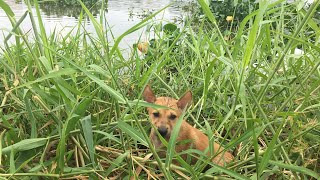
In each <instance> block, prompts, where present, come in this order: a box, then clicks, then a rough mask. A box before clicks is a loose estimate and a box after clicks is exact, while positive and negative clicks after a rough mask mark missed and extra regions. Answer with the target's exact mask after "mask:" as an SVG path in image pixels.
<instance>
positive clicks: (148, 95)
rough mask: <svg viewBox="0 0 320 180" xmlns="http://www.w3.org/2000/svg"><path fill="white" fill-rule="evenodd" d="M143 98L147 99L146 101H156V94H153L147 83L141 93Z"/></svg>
mask: <svg viewBox="0 0 320 180" xmlns="http://www.w3.org/2000/svg"><path fill="white" fill-rule="evenodd" d="M142 96H143V100H145V101H147V102H148V103H154V102H155V101H156V96H154V94H153V92H152V89H151V87H150V86H149V85H147V86H146V87H145V88H144V90H143V93H142Z"/></svg>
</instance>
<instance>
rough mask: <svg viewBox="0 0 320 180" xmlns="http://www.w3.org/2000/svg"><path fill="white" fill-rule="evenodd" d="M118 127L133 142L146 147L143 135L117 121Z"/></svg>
mask: <svg viewBox="0 0 320 180" xmlns="http://www.w3.org/2000/svg"><path fill="white" fill-rule="evenodd" d="M118 127H119V128H120V129H121V130H122V131H123V132H125V133H127V134H128V135H129V136H130V137H131V138H133V139H134V140H136V141H138V142H140V143H141V144H143V145H144V146H147V147H148V143H147V142H146V140H145V139H144V137H143V135H142V134H141V133H140V132H139V131H137V130H136V129H134V128H133V127H131V126H130V125H129V124H127V123H125V122H123V121H121V120H119V121H118Z"/></svg>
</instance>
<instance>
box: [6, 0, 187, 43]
mask: <svg viewBox="0 0 320 180" xmlns="http://www.w3.org/2000/svg"><path fill="white" fill-rule="evenodd" d="M4 1H5V2H6V3H7V4H8V5H9V6H10V8H11V9H12V10H13V12H14V13H15V17H16V19H17V21H18V20H19V19H20V18H21V16H23V14H24V13H25V12H26V11H27V5H26V4H25V3H24V2H22V1H21V2H17V1H15V0H4ZM90 2H91V1H90ZM189 2H190V1H188V0H180V1H173V0H157V1H155V0H109V1H107V7H106V9H105V11H104V13H105V17H106V20H107V22H108V24H109V25H110V27H111V30H112V33H113V34H114V36H115V37H118V36H120V35H121V34H122V33H124V32H125V31H126V30H128V29H129V28H131V27H132V26H134V25H135V24H137V23H139V22H140V21H141V19H142V18H143V17H144V16H145V15H147V14H150V13H152V12H156V11H157V10H159V9H161V8H163V7H165V6H167V5H169V4H171V6H170V7H169V8H167V9H166V10H165V11H163V12H162V13H160V15H158V16H157V17H156V19H158V20H166V21H171V22H172V21H177V20H179V19H182V16H183V12H182V8H181V7H183V6H185V5H187V4H188V3H189ZM86 5H87V6H88V7H91V6H92V5H93V4H90V3H86ZM40 11H41V12H40V14H41V17H42V20H43V23H44V26H45V28H46V32H47V34H50V33H52V32H53V31H55V32H56V35H57V36H60V37H63V36H65V35H66V34H67V33H69V32H70V31H71V30H72V29H73V28H74V27H76V26H77V23H78V16H79V13H80V11H81V6H80V5H74V4H69V5H68V4H62V3H55V2H45V3H40ZM32 13H33V16H34V17H36V11H35V8H32ZM91 13H92V14H93V15H94V16H95V18H97V19H99V17H100V6H98V7H96V8H92V9H91ZM35 19H36V20H37V18H35ZM83 24H84V25H85V30H86V31H87V32H89V33H92V34H93V35H94V34H95V30H94V27H93V25H92V23H91V22H90V20H89V19H86V20H85V22H84V23H83ZM20 27H21V29H22V30H23V32H24V33H25V34H27V35H28V36H31V37H33V34H32V33H33V30H32V25H31V21H30V17H28V16H27V18H25V19H24V21H23V23H22V24H21V26H20ZM11 30H12V26H11V23H10V21H9V19H8V18H7V16H6V14H5V12H4V11H3V10H2V9H0V33H1V34H0V46H3V42H4V38H5V36H7V35H8V33H9V32H10V31H11ZM142 32H143V30H140V31H138V32H135V33H133V34H130V35H128V36H126V37H125V38H124V39H123V41H122V42H121V43H120V47H122V48H129V47H132V44H133V43H135V42H136V41H137V40H138V39H139V37H140V35H141V34H142ZM110 38H111V37H110ZM141 38H142V40H147V37H146V36H145V37H144V36H142V37H141ZM9 42H11V43H12V42H14V38H11V39H10V40H9Z"/></svg>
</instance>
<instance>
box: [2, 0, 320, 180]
mask: <svg viewBox="0 0 320 180" xmlns="http://www.w3.org/2000/svg"><path fill="white" fill-rule="evenodd" d="M319 3H320V2H319V0H316V1H315V2H314V3H313V4H311V5H310V6H309V7H303V6H300V5H299V4H298V3H292V4H287V3H286V1H284V0H278V1H272V2H269V1H259V4H256V5H255V9H252V11H250V12H249V13H248V15H247V16H246V17H245V18H244V19H243V20H242V21H241V22H239V23H238V24H237V25H235V26H233V21H232V19H231V20H230V18H229V20H230V21H228V22H226V23H227V24H226V25H227V26H228V29H229V28H230V27H231V31H230V32H228V33H224V30H222V29H221V28H220V27H219V22H217V20H216V17H215V15H214V13H212V11H211V10H210V8H209V6H208V5H207V4H206V3H205V1H203V0H199V1H198V5H199V8H201V9H202V13H203V16H198V19H197V22H198V24H197V26H195V24H194V22H195V21H194V19H190V20H188V21H186V22H185V23H184V26H182V27H178V26H176V25H175V24H171V23H163V22H161V21H159V20H155V18H154V17H155V16H156V15H157V14H158V13H161V12H162V11H163V10H164V9H165V8H164V9H162V10H160V11H158V12H155V13H154V14H152V15H150V16H148V17H146V18H145V19H143V20H142V21H141V22H140V23H138V24H137V25H135V26H133V27H132V28H131V29H129V30H128V31H126V32H125V33H124V34H122V35H121V36H119V37H114V38H113V39H114V40H113V41H110V37H113V35H112V32H110V31H109V30H110V28H109V27H108V26H107V24H106V23H105V22H104V17H103V15H102V16H100V18H99V19H96V18H94V16H93V15H92V14H91V13H90V11H89V10H88V7H86V6H85V5H84V4H83V3H81V2H80V1H79V4H80V5H81V6H82V8H83V11H82V12H81V13H80V14H79V17H78V18H79V24H78V25H77V26H76V27H74V29H73V32H72V33H71V32H70V34H68V35H66V36H63V37H61V36H60V35H59V32H54V33H52V34H50V35H49V34H46V31H45V27H44V26H43V24H42V20H41V16H35V15H39V14H40V13H39V5H38V3H37V1H34V7H35V9H36V12H33V11H31V5H30V4H29V5H28V8H29V9H28V10H27V11H26V13H25V14H24V15H23V16H22V17H21V19H15V16H14V14H13V12H12V11H11V9H10V7H9V6H8V5H7V4H6V3H5V2H4V1H3V0H0V7H1V8H2V10H4V11H5V12H6V14H7V16H8V18H9V19H10V21H11V23H12V28H11V30H12V31H11V33H10V34H9V35H8V36H6V40H5V42H4V44H2V45H1V46H0V48H1V49H2V53H1V55H0V90H1V91H0V100H1V105H0V132H1V134H0V178H1V179H11V178H12V179H29V178H31V177H32V178H34V179H52V178H66V179H72V178H79V179H86V178H92V179H103V178H105V177H108V178H110V179H129V178H137V179H150V178H151V179H164V178H166V179H177V178H191V179H206V178H207V179H211V178H214V177H215V178H219V179H319V173H320V161H319V159H320V148H319V147H320V146H319V143H320V122H319V119H320V104H319V102H320V101H319V100H320V99H319V97H320V94H319V92H320V91H319V89H320V69H319V65H320V59H319V56H320V48H319V42H320V29H319V19H316V18H314V17H315V16H317V15H319V14H317V13H319V11H316V9H317V8H318V7H319ZM103 7H105V5H102V8H103ZM33 13H35V14H33ZM230 16H233V15H230ZM25 18H31V22H32V23H33V29H32V31H30V32H23V31H22V30H21V29H20V28H19V27H20V25H21V22H22V21H24V20H25ZM35 18H37V19H35ZM85 18H89V19H90V20H91V22H92V23H93V24H94V27H95V30H96V35H92V34H89V33H87V32H86V30H85V29H84V28H83V27H85V26H82V23H84V21H83V19H85ZM233 19H236V17H233ZM141 28H144V29H145V30H146V34H145V35H144V36H149V38H148V39H149V40H150V42H149V43H143V44H140V45H145V46H146V47H148V48H147V49H146V47H143V48H145V49H143V50H144V52H145V53H146V54H144V55H141V54H140V53H139V52H138V48H137V46H133V47H132V49H131V53H130V56H129V57H125V56H124V55H123V52H122V50H121V49H120V47H119V43H120V41H121V40H122V39H123V38H124V37H125V36H126V35H128V34H130V33H132V32H135V31H137V30H138V29H141ZM150 29H152V30H151V31H149V30H150ZM107 37H109V38H107ZM12 38H13V39H15V41H14V42H15V43H14V44H9V43H8V40H9V39H12ZM138 43H140V42H137V44H138ZM138 45H139V44H138ZM140 49H141V48H140ZM146 84H151V85H152V87H153V89H154V91H155V92H156V94H159V95H163V96H173V97H179V96H181V95H182V94H183V93H184V92H185V91H186V90H191V91H192V92H193V97H194V100H193V105H192V106H191V107H190V108H189V109H188V112H187V113H186V114H187V115H186V116H187V119H188V122H189V123H190V124H192V125H195V126H196V127H197V128H198V129H201V130H202V131H203V132H205V133H206V134H207V135H209V137H212V138H211V139H212V141H217V142H219V143H221V144H223V145H224V147H226V148H227V149H229V150H230V151H232V152H233V153H234V155H235V157H236V158H235V160H234V162H232V163H231V164H229V165H228V166H226V167H219V166H217V165H214V164H212V163H211V162H208V158H207V157H205V156H203V155H202V156H201V154H200V160H199V162H198V163H197V164H195V165H190V164H189V163H187V162H184V161H183V160H181V159H178V161H179V162H180V163H181V164H183V166H181V167H180V166H179V167H177V166H174V165H172V164H171V161H172V158H177V156H178V155H177V154H176V153H174V151H172V149H169V150H168V157H169V158H166V159H165V160H163V161H160V159H159V157H158V156H151V155H152V153H153V152H154V151H155V150H154V148H152V147H151V146H150V140H149V139H148V135H147V134H148V132H149V130H150V124H149V123H148V117H147V114H146V111H145V107H146V106H150V105H149V104H146V103H145V102H143V101H142V100H141V93H142V90H143V88H144V87H145V85H146ZM173 144H174V141H170V142H168V146H169V147H173ZM191 152H192V151H190V152H187V153H191ZM207 165H209V166H207ZM206 167H209V168H208V169H206ZM40 177H41V178H40Z"/></svg>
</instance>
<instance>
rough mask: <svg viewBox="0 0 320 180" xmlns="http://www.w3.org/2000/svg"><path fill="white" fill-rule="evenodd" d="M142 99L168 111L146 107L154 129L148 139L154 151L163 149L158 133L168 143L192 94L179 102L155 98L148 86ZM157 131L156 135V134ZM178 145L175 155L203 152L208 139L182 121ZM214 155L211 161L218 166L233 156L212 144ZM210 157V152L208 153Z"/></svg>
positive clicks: (161, 155)
mask: <svg viewBox="0 0 320 180" xmlns="http://www.w3.org/2000/svg"><path fill="white" fill-rule="evenodd" d="M143 99H144V100H145V101H147V102H148V103H154V104H156V105H161V106H166V107H168V109H154V108H151V107H148V108H147V110H148V113H149V117H150V119H151V123H152V124H153V126H154V127H155V128H152V129H151V133H150V139H151V142H152V143H153V145H154V146H155V148H156V149H163V148H165V147H164V145H163V144H162V143H161V141H160V139H159V137H158V133H159V134H160V135H161V136H162V137H163V138H164V139H165V140H166V141H169V139H170V136H171V133H172V131H173V128H174V126H175V125H176V122H177V120H178V119H179V117H180V116H181V115H182V113H183V110H184V109H186V108H187V107H188V106H189V105H190V103H191V101H192V93H191V92H190V91H188V92H186V93H185V94H184V95H183V96H182V97H181V98H180V99H179V100H176V99H174V98H171V97H156V96H155V95H154V94H153V92H152V89H151V88H150V86H149V85H147V86H146V87H145V89H144V91H143ZM156 131H158V133H157V132H156ZM176 140H177V142H185V143H178V144H177V145H176V147H175V150H176V152H177V153H179V152H183V151H185V150H187V149H190V148H193V149H197V150H200V151H203V152H204V151H205V150H206V149H207V148H208V146H209V139H208V137H207V136H206V135H205V134H204V133H202V132H201V131H200V130H198V129H196V128H194V127H193V126H191V125H190V124H188V123H187V122H186V121H185V120H183V122H182V124H181V126H180V130H179V134H178V137H177V139H176ZM214 154H215V155H216V156H215V157H214V158H213V159H212V161H213V162H214V163H215V164H217V165H220V166H223V165H225V163H229V162H230V161H232V160H233V156H232V154H231V153H230V152H227V151H226V152H225V151H224V148H223V147H221V145H220V144H218V143H214ZM159 156H160V157H162V158H163V157H165V152H162V153H159ZM208 156H210V152H209V153H208ZM182 158H183V159H185V160H186V158H187V154H183V155H182ZM196 161H197V159H196V158H192V163H193V164H194V163H195V162H196Z"/></svg>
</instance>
